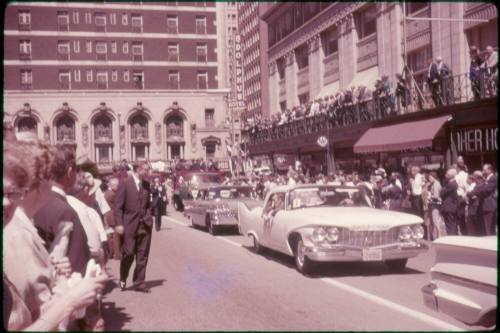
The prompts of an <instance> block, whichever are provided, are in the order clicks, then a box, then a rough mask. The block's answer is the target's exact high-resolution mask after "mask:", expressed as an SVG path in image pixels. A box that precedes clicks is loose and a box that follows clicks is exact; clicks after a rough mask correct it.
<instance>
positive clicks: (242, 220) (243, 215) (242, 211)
mask: <svg viewBox="0 0 500 333" xmlns="http://www.w3.org/2000/svg"><path fill="white" fill-rule="evenodd" d="M249 215H250V210H249V209H248V207H247V205H245V204H244V203H243V202H241V201H240V202H238V223H239V225H240V228H241V230H242V231H243V232H245V231H246V230H247V228H246V223H247V221H248V217H249Z"/></svg>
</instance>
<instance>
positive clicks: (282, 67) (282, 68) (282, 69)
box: [276, 58, 286, 80]
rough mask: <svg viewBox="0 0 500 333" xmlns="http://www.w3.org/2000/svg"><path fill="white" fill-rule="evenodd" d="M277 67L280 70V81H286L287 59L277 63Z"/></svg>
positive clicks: (281, 59) (280, 59)
mask: <svg viewBox="0 0 500 333" xmlns="http://www.w3.org/2000/svg"><path fill="white" fill-rule="evenodd" d="M276 67H277V68H278V76H279V78H280V80H282V79H284V78H285V67H286V64H285V58H279V59H278V60H277V61H276Z"/></svg>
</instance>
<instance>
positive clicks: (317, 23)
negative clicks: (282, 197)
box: [248, 2, 498, 173]
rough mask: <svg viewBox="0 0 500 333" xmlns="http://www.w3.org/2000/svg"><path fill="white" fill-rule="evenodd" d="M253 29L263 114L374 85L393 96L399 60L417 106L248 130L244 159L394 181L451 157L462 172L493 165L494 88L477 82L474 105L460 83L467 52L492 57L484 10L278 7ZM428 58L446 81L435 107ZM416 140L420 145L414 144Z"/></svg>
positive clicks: (493, 42) (372, 106) (457, 6)
mask: <svg viewBox="0 0 500 333" xmlns="http://www.w3.org/2000/svg"><path fill="white" fill-rule="evenodd" d="M404 11H406V15H407V17H408V19H407V20H406V24H403V13H404ZM412 18H417V19H413V20H412ZM418 18H431V19H432V20H418ZM262 19H263V20H264V21H265V22H266V23H267V25H268V46H269V49H268V65H269V76H268V81H269V100H270V105H269V108H270V113H271V114H274V113H277V112H279V111H284V110H286V109H291V108H293V107H294V106H298V105H301V104H304V103H306V102H308V101H311V100H314V99H319V98H322V97H329V96H334V95H335V94H336V93H337V92H339V91H340V90H347V89H350V88H351V87H357V86H361V85H364V86H365V87H367V88H369V89H370V90H371V91H373V88H374V83H375V81H376V80H377V79H378V78H380V77H381V76H382V75H387V76H388V77H389V80H390V81H392V82H393V85H392V89H391V92H392V93H394V88H395V84H394V82H395V75H396V73H401V72H402V70H403V67H404V58H405V52H404V50H406V58H407V65H408V67H409V69H411V71H412V72H413V74H414V78H415V81H414V82H415V83H416V84H412V87H411V89H412V91H411V95H412V97H413V98H414V96H416V92H417V89H416V87H417V86H418V87H420V88H422V89H421V90H423V94H424V96H423V97H424V99H425V100H424V102H422V103H421V104H418V103H412V105H411V107H412V108H409V109H407V110H403V109H402V110H400V111H398V112H391V114H387V115H385V116H381V115H380V114H379V113H367V112H368V111H367V110H368V108H369V110H376V107H378V106H377V105H376V102H377V101H375V100H374V99H369V100H365V101H363V103H358V104H353V105H349V106H347V107H342V108H341V110H336V111H335V112H340V113H337V114H344V115H353V118H342V119H331V118H328V117H326V116H324V115H318V116H313V117H310V118H309V117H307V118H301V119H300V120H298V121H294V122H291V123H285V124H284V125H280V126H276V127H275V128H271V129H263V130H259V131H255V130H251V131H249V132H248V133H249V136H248V137H249V144H248V147H249V152H250V155H251V156H253V157H254V159H258V160H260V161H262V162H263V163H266V164H270V165H273V166H275V167H277V168H278V169H279V168H283V169H284V170H286V168H287V167H288V165H290V164H291V163H293V161H294V160H297V159H299V160H301V161H302V162H303V163H302V164H303V165H309V166H311V169H312V170H315V171H316V172H323V173H324V172H326V171H331V170H332V169H343V170H347V171H353V170H358V171H362V170H366V169H368V168H369V167H371V166H373V165H377V166H378V165H384V166H387V168H388V170H397V171H403V172H404V166H405V165H411V164H417V165H427V166H436V165H437V166H440V167H441V168H442V167H444V166H446V165H450V164H451V163H453V161H454V160H455V159H456V158H457V156H458V155H464V157H465V159H466V162H467V163H468V164H469V166H470V167H471V168H472V167H473V168H478V167H480V163H486V162H488V163H492V164H494V165H496V153H497V151H498V150H497V145H496V144H494V142H496V133H497V132H498V126H497V124H496V121H497V112H496V108H497V100H496V96H497V95H496V88H495V89H483V88H484V87H485V86H486V84H487V83H488V82H490V81H488V82H487V79H486V77H482V79H481V80H483V81H481V87H483V88H482V91H481V96H478V97H475V96H473V93H472V88H471V80H470V76H469V64H470V56H469V48H470V47H471V46H473V45H474V46H477V47H478V48H479V49H480V50H481V51H484V50H485V48H486V46H492V47H493V48H494V49H496V50H498V13H497V9H496V7H495V6H494V5H493V4H491V3H479V2H474V3H467V2H465V3H454V2H427V3H425V2H419V3H416V2H415V3H406V8H404V10H403V7H402V4H400V3H389V2H388V3H366V2H352V3H348V2H328V3H327V2H321V3H319V2H318V3H314V2H308V3H298V2H297V3H290V2H286V3H285V2H283V3H275V4H273V5H271V6H270V7H269V8H268V10H267V11H266V12H265V13H264V14H263V15H262ZM479 20H480V21H479ZM438 56H441V57H442V58H443V61H444V62H445V63H446V64H448V66H449V67H450V69H451V72H452V76H451V77H450V79H449V81H448V82H451V85H450V86H448V88H446V89H447V91H448V93H447V94H448V95H447V96H448V97H447V98H449V100H448V101H447V102H446V103H445V105H444V106H436V105H434V103H433V102H432V99H430V98H429V97H430V96H429V95H430V94H428V93H429V91H426V90H425V88H426V87H425V81H426V78H427V71H428V68H429V65H430V63H431V61H433V60H434V59H436V58H437V57H438ZM490 85H491V82H490ZM377 110H381V109H380V108H379V109H377ZM410 111H412V112H410ZM420 111H422V112H420ZM363 112H364V113H363ZM377 112H378V111H377ZM430 128H432V129H433V130H431V131H429V129H430ZM395 129H396V130H398V131H396V132H394V130H395ZM420 134H422V135H424V136H426V135H427V136H426V137H425V138H421V139H422V140H420V141H418V140H417V139H416V137H417V136H419V135H420ZM412 135H413V138H411V136H412ZM474 135H476V136H477V137H475V136H474ZM387 138H390V140H389V141H387ZM383 139H386V141H383ZM318 142H322V144H321V145H320V144H319V143H318ZM325 166H328V168H325ZM330 166H332V167H330Z"/></svg>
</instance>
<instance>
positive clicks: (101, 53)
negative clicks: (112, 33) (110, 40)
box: [95, 42, 108, 60]
mask: <svg viewBox="0 0 500 333" xmlns="http://www.w3.org/2000/svg"><path fill="white" fill-rule="evenodd" d="M95 53H96V57H97V60H106V59H107V53H108V45H107V44H106V42H96V43H95Z"/></svg>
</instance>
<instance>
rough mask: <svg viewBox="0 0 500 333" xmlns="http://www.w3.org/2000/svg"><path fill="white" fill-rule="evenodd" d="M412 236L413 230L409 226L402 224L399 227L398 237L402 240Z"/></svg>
mask: <svg viewBox="0 0 500 333" xmlns="http://www.w3.org/2000/svg"><path fill="white" fill-rule="evenodd" d="M412 236H413V231H412V230H411V228H410V227H409V226H404V227H401V229H399V239H401V240H403V241H408V240H410V239H411V237H412Z"/></svg>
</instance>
